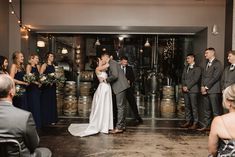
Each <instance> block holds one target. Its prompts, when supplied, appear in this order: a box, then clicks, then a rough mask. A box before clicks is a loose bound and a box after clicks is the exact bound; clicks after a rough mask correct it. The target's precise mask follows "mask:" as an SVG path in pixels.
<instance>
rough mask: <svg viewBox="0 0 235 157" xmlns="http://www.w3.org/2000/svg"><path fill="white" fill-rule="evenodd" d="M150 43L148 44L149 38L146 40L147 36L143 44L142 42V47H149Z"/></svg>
mask: <svg viewBox="0 0 235 157" xmlns="http://www.w3.org/2000/svg"><path fill="white" fill-rule="evenodd" d="M150 46H151V45H150V43H149V40H148V38H147V40H146V42H145V44H144V47H150Z"/></svg>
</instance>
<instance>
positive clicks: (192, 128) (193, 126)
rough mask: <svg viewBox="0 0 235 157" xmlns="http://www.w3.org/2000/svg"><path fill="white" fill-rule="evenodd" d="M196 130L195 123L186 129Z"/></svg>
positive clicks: (196, 125)
mask: <svg viewBox="0 0 235 157" xmlns="http://www.w3.org/2000/svg"><path fill="white" fill-rule="evenodd" d="M197 128H198V124H197V123H193V125H192V126H190V127H189V128H188V129H190V130H196V129H197Z"/></svg>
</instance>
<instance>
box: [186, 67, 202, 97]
mask: <svg viewBox="0 0 235 157" xmlns="http://www.w3.org/2000/svg"><path fill="white" fill-rule="evenodd" d="M187 69H188V66H185V68H184V71H183V74H182V85H183V86H187V88H188V90H189V93H199V91H200V90H199V89H200V88H199V87H200V78H201V68H200V67H198V66H196V65H194V66H193V68H192V69H191V68H190V69H189V71H188V73H187Z"/></svg>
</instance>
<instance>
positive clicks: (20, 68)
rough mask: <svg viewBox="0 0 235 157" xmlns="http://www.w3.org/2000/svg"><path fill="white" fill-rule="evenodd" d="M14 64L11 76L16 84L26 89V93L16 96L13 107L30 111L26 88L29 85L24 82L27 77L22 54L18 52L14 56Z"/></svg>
mask: <svg viewBox="0 0 235 157" xmlns="http://www.w3.org/2000/svg"><path fill="white" fill-rule="evenodd" d="M12 59H13V64H12V65H11V69H10V76H11V77H12V78H13V79H14V81H15V84H16V85H19V86H20V88H22V89H24V90H25V92H23V93H22V95H21V96H15V97H14V98H13V105H14V106H16V107H19V108H21V109H24V110H28V105H27V97H26V86H28V85H29V84H28V83H27V82H25V81H24V80H23V77H24V75H25V70H24V65H23V63H24V56H23V53H22V52H19V51H16V52H14V53H13V55H12Z"/></svg>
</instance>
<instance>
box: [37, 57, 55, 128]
mask: <svg viewBox="0 0 235 157" xmlns="http://www.w3.org/2000/svg"><path fill="white" fill-rule="evenodd" d="M45 59H46V63H44V64H43V65H42V67H41V69H40V74H46V75H47V74H50V73H54V72H55V67H54V65H53V61H54V55H53V53H47V55H46V57H45ZM41 116H42V125H43V126H46V125H50V124H52V125H54V124H55V123H56V122H57V104H56V84H55V83H54V84H52V85H43V86H42V93H41Z"/></svg>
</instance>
